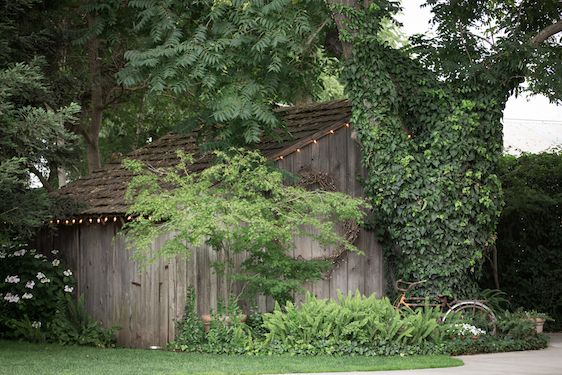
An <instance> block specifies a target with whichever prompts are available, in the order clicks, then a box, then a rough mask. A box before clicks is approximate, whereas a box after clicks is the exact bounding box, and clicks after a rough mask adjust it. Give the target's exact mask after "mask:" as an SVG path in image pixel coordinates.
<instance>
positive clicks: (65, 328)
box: [0, 245, 114, 346]
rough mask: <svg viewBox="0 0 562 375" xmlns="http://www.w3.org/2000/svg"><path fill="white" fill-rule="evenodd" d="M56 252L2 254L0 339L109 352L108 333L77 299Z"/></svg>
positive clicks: (15, 250)
mask: <svg viewBox="0 0 562 375" xmlns="http://www.w3.org/2000/svg"><path fill="white" fill-rule="evenodd" d="M58 253H59V252H58V251H57V250H53V251H51V253H50V254H49V256H45V255H43V254H39V253H37V251H35V250H30V249H27V248H26V247H25V245H23V246H20V247H17V248H7V247H2V248H0V337H6V338H23V339H26V340H29V341H45V340H48V341H52V342H60V343H68V344H91V345H96V346H107V345H109V344H111V342H112V340H113V333H114V330H113V329H112V330H104V329H103V327H101V325H100V324H99V323H97V322H96V321H95V320H93V319H91V318H90V317H89V316H87V313H86V311H85V309H84V307H83V300H80V301H77V300H76V298H74V296H73V293H74V288H75V280H74V277H73V275H72V271H71V270H70V269H67V268H65V267H64V266H63V264H62V262H61V260H60V259H59V258H58Z"/></svg>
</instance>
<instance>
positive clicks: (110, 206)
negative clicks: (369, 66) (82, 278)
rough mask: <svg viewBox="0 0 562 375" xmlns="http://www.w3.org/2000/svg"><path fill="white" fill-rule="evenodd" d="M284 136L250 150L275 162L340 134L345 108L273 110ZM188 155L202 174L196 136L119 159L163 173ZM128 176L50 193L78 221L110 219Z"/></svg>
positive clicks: (109, 175)
mask: <svg viewBox="0 0 562 375" xmlns="http://www.w3.org/2000/svg"><path fill="white" fill-rule="evenodd" d="M277 112H278V114H279V115H280V116H281V119H282V121H283V122H284V123H285V125H286V131H284V132H281V133H279V135H278V137H276V139H275V140H265V141H263V142H261V143H259V144H257V145H256V148H257V149H258V150H260V151H261V152H262V153H263V155H264V156H266V157H268V158H271V159H276V158H279V157H282V156H283V155H284V154H285V153H287V152H288V151H289V150H293V149H294V148H295V147H301V145H304V144H306V143H307V142H310V141H311V140H313V139H317V138H320V137H321V136H323V135H325V134H326V132H329V131H334V130H336V129H338V128H341V127H342V126H344V125H345V124H346V123H348V122H349V119H350V117H351V104H350V103H349V102H348V101H347V100H337V101H331V102H326V103H319V104H312V105H306V106H296V107H285V108H279V109H277ZM180 149H181V150H184V151H185V152H187V153H191V154H193V155H194V159H195V160H197V161H196V163H195V164H194V165H193V170H195V171H197V170H201V169H204V168H205V167H206V166H207V165H208V163H209V160H210V156H208V155H204V154H202V153H201V151H200V149H199V146H198V144H197V137H196V133H191V134H173V133H171V134H168V135H166V136H164V137H162V138H160V139H158V140H156V141H154V142H152V143H150V144H148V145H146V146H144V147H142V148H139V149H137V150H135V151H133V152H131V153H129V154H128V155H126V156H125V158H129V159H137V160H140V161H143V162H145V163H147V164H150V165H151V166H153V167H168V166H172V165H175V164H177V162H178V157H177V155H176V151H177V150H180ZM131 177H132V173H131V172H130V171H128V170H126V169H125V168H124V167H123V166H122V163H120V162H119V163H109V164H107V165H105V166H104V167H103V168H101V169H98V170H96V171H94V172H92V173H91V174H89V175H87V176H84V177H81V178H79V179H78V180H76V181H74V182H71V183H69V184H68V185H66V186H64V187H62V188H61V189H60V190H58V191H57V192H56V195H57V196H59V197H62V198H70V199H72V200H74V201H75V202H78V203H80V205H81V206H82V207H84V208H83V209H82V210H81V212H79V213H78V215H115V214H123V213H125V212H126V211H127V204H126V203H125V199H124V195H125V191H126V189H127V185H128V183H129V181H130V179H131Z"/></svg>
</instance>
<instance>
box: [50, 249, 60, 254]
mask: <svg viewBox="0 0 562 375" xmlns="http://www.w3.org/2000/svg"><path fill="white" fill-rule="evenodd" d="M58 253H59V251H58V250H53V251H51V254H53V255H57V254H58Z"/></svg>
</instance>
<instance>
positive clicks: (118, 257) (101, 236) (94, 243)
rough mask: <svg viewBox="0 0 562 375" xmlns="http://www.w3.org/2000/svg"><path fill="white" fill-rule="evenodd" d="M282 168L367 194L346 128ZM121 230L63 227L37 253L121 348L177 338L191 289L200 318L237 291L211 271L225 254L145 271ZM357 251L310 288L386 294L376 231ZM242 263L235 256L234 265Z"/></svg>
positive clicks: (264, 306) (328, 293)
mask: <svg viewBox="0 0 562 375" xmlns="http://www.w3.org/2000/svg"><path fill="white" fill-rule="evenodd" d="M279 166H280V167H281V168H284V169H286V170H288V171H290V172H293V173H295V174H298V173H299V171H301V170H303V169H313V170H315V171H323V172H328V173H329V175H330V176H332V177H333V179H334V182H335V183H336V185H337V186H336V188H337V189H338V190H339V191H342V192H346V193H348V194H350V195H353V196H361V194H362V191H361V186H360V184H359V182H358V180H357V177H358V176H359V175H361V174H362V173H363V172H362V169H361V165H360V156H359V150H358V146H357V145H356V143H355V142H353V141H352V140H351V137H350V129H349V128H344V129H340V130H339V131H337V132H336V133H335V134H334V135H331V136H327V137H324V138H322V139H320V140H319V141H318V143H316V144H311V145H309V146H307V147H304V148H302V150H301V151H300V152H298V153H293V154H291V155H288V156H287V157H285V158H284V159H283V160H280V161H279ZM118 231H119V224H115V223H108V224H105V225H101V224H91V225H88V224H82V225H72V226H60V227H59V229H58V231H57V232H56V233H50V232H45V233H43V235H42V236H41V237H40V239H39V243H38V247H39V248H40V249H42V250H51V249H60V250H61V252H62V254H63V256H64V258H65V260H66V261H67V263H68V265H69V267H70V268H71V269H72V270H73V271H74V274H75V277H76V280H77V283H78V285H77V290H78V293H79V294H80V295H84V298H85V303H86V307H87V309H88V311H89V312H90V313H91V314H92V315H93V316H94V317H95V318H96V319H98V320H100V321H101V322H102V323H103V324H104V325H105V326H107V327H110V326H112V325H118V326H120V327H121V330H120V331H119V333H118V343H119V344H120V345H123V346H128V347H148V346H151V345H160V346H162V345H165V344H166V343H167V342H168V341H170V340H172V339H173V338H174V334H175V325H176V322H177V320H178V319H180V318H181V316H182V313H183V306H184V302H185V295H186V289H187V288H188V287H189V286H191V287H193V288H194V289H195V291H196V293H197V304H198V312H199V313H200V314H206V313H209V312H210V311H212V310H216V308H217V303H218V302H219V301H220V300H223V301H224V300H226V299H227V298H228V295H229V293H237V292H238V289H239V287H240V286H239V285H232V286H231V285H229V281H228V280H227V279H226V278H225V277H223V276H220V275H217V274H216V273H215V272H214V270H213V269H212V268H211V267H210V265H211V264H212V262H214V261H215V260H217V259H218V258H221V257H224V254H221V253H217V252H216V251H214V250H212V249H210V248H207V247H200V248H197V249H193V251H192V254H191V256H190V257H183V258H182V257H179V256H178V257H176V258H170V259H161V260H159V261H158V262H155V263H153V264H150V265H148V266H146V267H144V268H140V267H139V265H138V263H137V262H135V261H134V260H133V259H132V254H131V252H130V251H129V250H127V249H126V247H125V244H124V239H123V238H122V237H121V236H119V235H117V233H118ZM170 236H171V234H168V235H164V236H162V237H160V238H159V239H158V240H157V241H155V243H154V245H153V248H154V249H158V248H159V247H160V246H161V245H162V243H163V242H164V241H165V240H166V239H168V238H170ZM296 245H297V246H296V250H295V253H294V256H302V257H303V258H305V259H310V258H312V257H318V256H322V255H325V254H326V252H329V251H330V249H322V248H321V247H320V246H319V245H318V244H317V243H315V242H313V241H311V240H309V239H296ZM356 245H357V247H358V248H359V249H361V250H362V251H363V252H364V253H365V255H357V254H347V255H346V256H345V258H344V259H343V261H341V262H340V263H338V264H337V265H336V267H335V269H334V271H333V272H332V273H331V275H330V277H329V278H327V279H326V280H320V281H317V282H315V283H309V285H305V287H306V289H308V290H309V291H311V292H313V293H314V294H315V295H316V296H318V297H321V298H327V297H335V296H336V295H337V291H338V290H341V291H342V292H343V293H344V294H346V293H347V292H348V291H352V292H354V291H355V290H357V289H358V290H359V291H361V292H362V293H364V294H366V295H370V294H372V293H376V294H377V295H382V293H383V269H382V265H383V261H382V254H381V249H380V247H379V245H378V244H377V242H376V240H375V238H374V236H373V234H372V233H370V232H366V231H363V230H361V231H360V233H359V236H358V238H357V241H356ZM240 261H241V256H238V258H237V259H235V260H234V263H235V264H239V263H240ZM299 298H300V297H299ZM257 302H258V307H259V309H260V310H261V311H267V310H271V309H272V308H273V302H272V301H271V299H266V298H264V297H261V298H258V301H257Z"/></svg>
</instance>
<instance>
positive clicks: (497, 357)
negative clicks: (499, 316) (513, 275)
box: [331, 333, 562, 375]
mask: <svg viewBox="0 0 562 375" xmlns="http://www.w3.org/2000/svg"><path fill="white" fill-rule="evenodd" d="M458 358H460V359H462V360H463V362H464V366H461V367H449V368H442V369H424V370H400V371H375V372H355V373H353V372H346V373H343V372H340V373H337V375H368V374H371V375H445V374H454V375H562V333H555V334H551V335H550V345H549V347H548V348H546V349H543V350H530V351H525V352H509V353H495V354H477V355H466V356H460V357H458ZM334 374H336V373H331V375H334Z"/></svg>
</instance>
